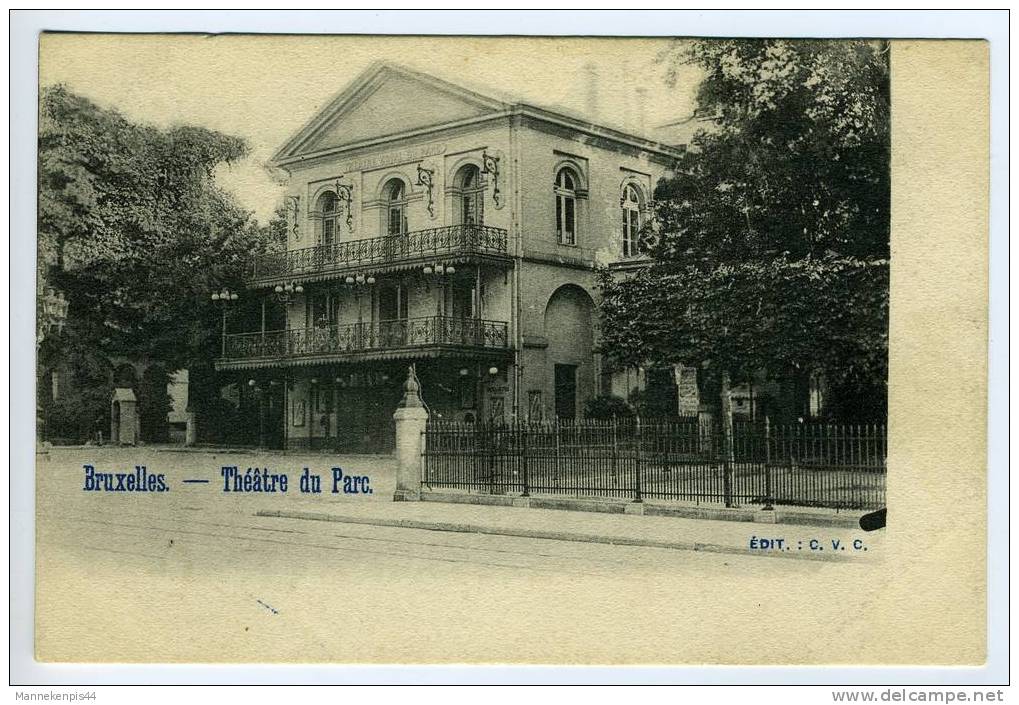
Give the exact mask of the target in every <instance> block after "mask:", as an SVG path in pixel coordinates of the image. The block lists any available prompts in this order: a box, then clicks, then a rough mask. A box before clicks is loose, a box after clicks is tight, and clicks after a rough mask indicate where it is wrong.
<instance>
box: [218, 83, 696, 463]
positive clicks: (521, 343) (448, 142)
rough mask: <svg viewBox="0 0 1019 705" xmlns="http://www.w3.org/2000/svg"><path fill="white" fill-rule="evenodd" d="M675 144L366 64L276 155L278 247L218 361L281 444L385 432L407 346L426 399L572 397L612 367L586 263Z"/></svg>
mask: <svg viewBox="0 0 1019 705" xmlns="http://www.w3.org/2000/svg"><path fill="white" fill-rule="evenodd" d="M678 154H679V152H678V149H677V148H675V147H670V146H668V145H666V144H662V143H659V142H657V141H654V140H651V139H648V138H647V137H642V136H638V135H636V134H629V133H628V132H626V131H622V130H620V129H616V128H609V127H604V126H601V125H599V124H596V122H595V121H591V120H588V119H584V118H580V117H577V116H574V115H568V114H564V113H563V112H559V111H554V110H551V109H547V108H542V107H538V106H535V105H530V104H526V103H521V102H511V101H507V100H505V99H497V98H493V97H488V96H485V95H482V94H479V93H477V92H475V91H473V90H468V89H466V88H463V87H460V86H458V85H453V84H451V83H448V82H446V81H444V80H440V79H437V78H434V77H432V76H428V75H424V74H421V73H418V72H415V71H411V70H408V69H405V68H402V67H398V66H393V65H389V64H376V65H374V66H372V67H371V68H369V69H368V70H367V71H365V72H364V73H363V74H362V75H361V76H360V77H359V78H357V79H356V80H355V81H354V82H353V83H352V84H351V85H350V86H349V87H347V88H346V89H345V90H344V91H343V92H342V93H340V94H339V95H338V96H337V97H336V98H335V99H334V100H333V101H332V102H331V103H330V104H329V105H327V106H326V107H325V108H324V109H323V110H322V111H321V112H320V113H319V114H318V115H315V116H314V117H313V118H312V119H311V120H310V121H309V122H308V123H307V124H306V125H305V126H304V127H303V128H302V129H301V130H300V131H299V132H298V133H297V134H295V135H294V136H293V137H292V138H291V139H290V140H289V141H288V142H287V143H286V144H284V145H283V146H282V147H281V148H280V150H279V151H278V153H277V154H276V155H275V156H274V158H273V160H272V165H273V166H274V167H275V168H277V169H279V170H281V171H282V173H285V174H286V175H287V177H288V187H287V192H286V209H287V213H288V226H287V227H288V242H287V248H286V251H285V252H283V251H281V252H275V253H270V254H266V255H260V256H258V257H257V258H256V259H255V260H254V261H253V262H252V265H251V269H250V274H249V279H248V281H247V282H246V285H247V290H246V291H244V292H242V293H241V297H242V298H244V299H246V300H248V301H249V302H251V301H255V302H256V304H255V305H256V306H257V307H258V309H259V310H260V315H259V316H256V317H255V318H256V319H257V320H258V321H260V323H259V324H258V325H252V326H251V328H253V330H249V331H247V332H243V331H238V330H236V326H233V328H231V329H230V330H229V331H228V333H227V334H226V335H225V336H224V341H223V352H222V357H221V358H220V359H218V360H217V363H216V366H217V369H218V370H220V371H221V372H222V374H223V376H224V380H225V382H227V381H229V382H230V383H231V384H233V385H234V389H235V394H236V395H237V396H238V397H240V396H243V397H245V398H246V399H252V398H255V397H257V400H258V404H259V406H260V409H261V412H260V423H261V424H263V425H264V426H265V429H264V433H263V434H262V436H263V438H262V441H263V442H264V443H265V444H266V445H276V446H282V447H286V448H289V449H305V448H313V449H317V448H323V449H326V448H328V449H335V450H338V451H341V452H375V451H386V450H388V449H390V448H391V447H392V444H393V423H392V414H393V411H394V410H395V408H396V405H397V403H398V402H399V399H400V396H401V394H402V386H403V382H404V381H405V379H406V377H407V370H408V367H409V366H410V365H411V364H412V363H413V364H414V366H415V369H416V373H417V376H418V378H419V380H420V383H421V389H422V396H423V399H424V402H425V404H426V405H427V407H428V410H429V412H430V413H431V415H432V417H433V418H442V419H448V420H461V421H469V422H470V421H473V422H478V421H489V420H501V421H507V422H508V421H510V420H511V419H513V418H519V419H528V418H529V419H536V418H549V417H551V416H558V417H567V418H571V417H576V416H579V415H580V414H581V412H582V409H583V404H584V402H585V400H587V399H588V398H590V397H592V396H595V395H597V394H599V393H607V392H610V391H614V390H615V387H618V386H619V385H620V384H622V382H621V381H620V380H621V378H620V377H619V375H615V376H614V375H613V374H612V373H611V372H610V371H609V370H607V369H603V367H602V363H601V360H600V356H599V355H598V354H597V352H596V341H597V338H598V331H597V313H596V310H595V306H596V303H595V302H596V299H597V290H596V284H597V273H598V270H599V269H600V268H603V267H606V266H608V265H610V264H613V263H619V262H621V261H626V260H627V259H628V258H633V257H634V256H635V255H636V254H637V253H636V232H637V230H638V229H639V228H640V227H641V223H642V221H643V219H644V218H645V217H646V215H647V209H648V205H649V198H650V197H651V194H652V191H653V188H654V185H655V183H656V182H657V181H658V179H659V178H660V177H661V176H662V175H663V173H664V172H665V171H666V170H667V169H668V168H669V167H670V166H671V164H672V163H673V161H674V159H675V157H676V156H677V155H678ZM247 320H249V321H250V320H251V317H250V316H249V317H248V319H247ZM614 385H615V387H614ZM253 395H254V396H253Z"/></svg>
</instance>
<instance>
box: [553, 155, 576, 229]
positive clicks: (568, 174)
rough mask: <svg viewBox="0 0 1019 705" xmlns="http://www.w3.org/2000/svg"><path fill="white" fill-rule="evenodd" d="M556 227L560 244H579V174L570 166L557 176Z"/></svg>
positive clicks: (561, 170)
mask: <svg viewBox="0 0 1019 705" xmlns="http://www.w3.org/2000/svg"><path fill="white" fill-rule="evenodd" d="M555 229H556V237H557V238H558V239H559V244H560V245H576V244H577V175H576V174H575V173H574V172H573V170H572V169H569V168H563V169H560V170H559V173H558V174H556V178H555Z"/></svg>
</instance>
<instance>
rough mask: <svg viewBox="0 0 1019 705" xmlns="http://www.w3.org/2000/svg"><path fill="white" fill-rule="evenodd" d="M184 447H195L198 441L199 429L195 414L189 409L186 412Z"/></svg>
mask: <svg viewBox="0 0 1019 705" xmlns="http://www.w3.org/2000/svg"><path fill="white" fill-rule="evenodd" d="M184 421H185V426H184V445H186V446H193V445H194V444H195V443H196V442H197V441H198V428H197V426H196V424H195V412H194V411H192V410H191V409H188V410H187V411H185V412H184Z"/></svg>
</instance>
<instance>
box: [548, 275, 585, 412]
mask: <svg viewBox="0 0 1019 705" xmlns="http://www.w3.org/2000/svg"><path fill="white" fill-rule="evenodd" d="M545 337H546V338H547V339H548V350H547V357H546V359H547V360H548V364H549V371H548V374H549V376H550V378H551V379H550V380H549V381H550V382H551V386H552V389H553V399H554V409H555V414H556V416H557V417H559V418H568V419H572V418H576V417H577V416H578V415H579V414H580V408H581V405H582V404H583V402H584V401H585V400H586V399H588V398H590V397H591V396H593V395H594V392H595V386H594V371H595V365H594V301H593V300H592V299H591V296H590V295H589V294H588V293H587V292H586V291H584V289H582V288H581V287H579V286H577V285H576V284H566V285H564V286H561V287H559V288H558V289H556V290H555V292H553V294H552V296H551V297H549V300H548V304H547V305H546V306H545Z"/></svg>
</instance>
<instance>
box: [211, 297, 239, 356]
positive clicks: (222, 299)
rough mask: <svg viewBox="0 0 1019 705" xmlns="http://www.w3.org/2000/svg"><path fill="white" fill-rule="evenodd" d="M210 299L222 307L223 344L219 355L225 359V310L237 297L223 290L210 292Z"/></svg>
mask: <svg viewBox="0 0 1019 705" xmlns="http://www.w3.org/2000/svg"><path fill="white" fill-rule="evenodd" d="M211 298H212V300H213V301H218V302H220V303H221V305H222V307H223V344H222V351H221V353H220V354H221V355H222V356H223V357H226V309H227V307H228V306H229V305H230V304H231V303H233V302H234V301H236V300H237V298H238V296H237V294H236V292H233V291H230V290H229V289H226V288H224V289H223V290H222V291H214V292H212V297H211Z"/></svg>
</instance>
